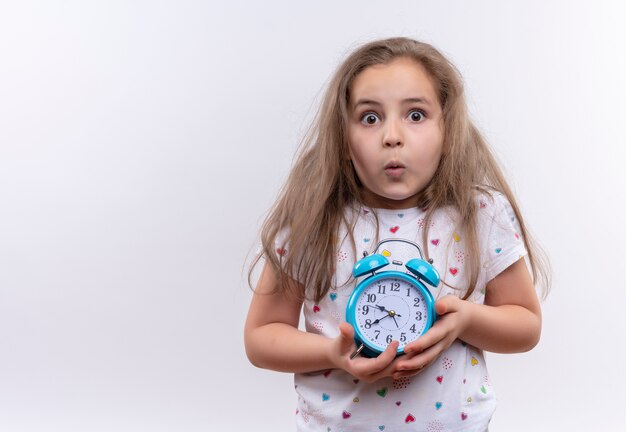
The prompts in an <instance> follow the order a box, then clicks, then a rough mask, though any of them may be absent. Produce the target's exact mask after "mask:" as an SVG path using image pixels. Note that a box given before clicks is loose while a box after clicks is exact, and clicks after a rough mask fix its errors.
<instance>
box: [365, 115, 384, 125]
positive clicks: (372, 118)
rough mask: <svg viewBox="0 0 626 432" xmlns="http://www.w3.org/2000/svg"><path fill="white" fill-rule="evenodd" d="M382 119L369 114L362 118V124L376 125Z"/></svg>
mask: <svg viewBox="0 0 626 432" xmlns="http://www.w3.org/2000/svg"><path fill="white" fill-rule="evenodd" d="M379 120H380V119H379V118H378V116H377V115H376V114H374V113H373V112H367V113H365V114H363V115H362V116H361V123H363V124H365V125H373V124H376V123H377V122H378V121H379Z"/></svg>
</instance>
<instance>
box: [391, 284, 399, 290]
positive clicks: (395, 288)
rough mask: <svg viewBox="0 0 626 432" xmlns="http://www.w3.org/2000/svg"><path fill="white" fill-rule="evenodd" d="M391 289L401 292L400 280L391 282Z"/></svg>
mask: <svg viewBox="0 0 626 432" xmlns="http://www.w3.org/2000/svg"><path fill="white" fill-rule="evenodd" d="M391 291H394V292H399V291H400V282H392V283H391Z"/></svg>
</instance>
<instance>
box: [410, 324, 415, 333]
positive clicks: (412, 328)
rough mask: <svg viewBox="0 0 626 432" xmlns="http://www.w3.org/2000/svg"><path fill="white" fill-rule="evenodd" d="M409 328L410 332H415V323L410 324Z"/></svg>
mask: <svg viewBox="0 0 626 432" xmlns="http://www.w3.org/2000/svg"><path fill="white" fill-rule="evenodd" d="M410 330H411V333H415V332H416V330H415V324H413V325H412V326H411V328H410Z"/></svg>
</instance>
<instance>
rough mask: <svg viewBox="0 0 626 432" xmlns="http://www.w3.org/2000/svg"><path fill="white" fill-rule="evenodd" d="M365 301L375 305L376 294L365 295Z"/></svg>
mask: <svg viewBox="0 0 626 432" xmlns="http://www.w3.org/2000/svg"><path fill="white" fill-rule="evenodd" d="M367 301H368V302H370V303H375V302H376V294H368V295H367Z"/></svg>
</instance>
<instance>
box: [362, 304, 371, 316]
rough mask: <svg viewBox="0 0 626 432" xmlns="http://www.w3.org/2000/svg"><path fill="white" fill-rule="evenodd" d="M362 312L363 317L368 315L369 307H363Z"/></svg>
mask: <svg viewBox="0 0 626 432" xmlns="http://www.w3.org/2000/svg"><path fill="white" fill-rule="evenodd" d="M362 310H363V315H367V314H368V313H370V307H369V306H368V305H365V306H363V308H362Z"/></svg>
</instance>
